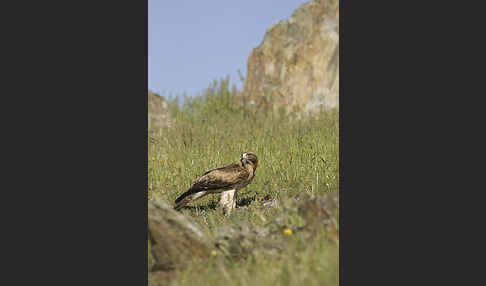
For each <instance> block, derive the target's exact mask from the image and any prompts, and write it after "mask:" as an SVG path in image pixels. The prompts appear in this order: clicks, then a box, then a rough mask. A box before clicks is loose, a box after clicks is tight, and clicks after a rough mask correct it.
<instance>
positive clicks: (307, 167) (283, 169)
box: [148, 80, 339, 285]
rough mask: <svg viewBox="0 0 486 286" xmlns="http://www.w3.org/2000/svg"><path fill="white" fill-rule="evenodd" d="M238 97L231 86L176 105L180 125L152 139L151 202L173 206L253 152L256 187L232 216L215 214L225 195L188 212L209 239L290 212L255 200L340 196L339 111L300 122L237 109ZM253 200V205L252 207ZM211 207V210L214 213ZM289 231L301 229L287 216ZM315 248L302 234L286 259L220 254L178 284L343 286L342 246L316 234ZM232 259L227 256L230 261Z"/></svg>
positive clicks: (291, 240)
mask: <svg viewBox="0 0 486 286" xmlns="http://www.w3.org/2000/svg"><path fill="white" fill-rule="evenodd" d="M233 96H234V92H230V91H229V89H228V85H227V82H226V83H225V81H224V80H222V83H221V84H219V85H218V84H217V83H216V84H214V85H213V86H211V87H210V88H209V89H208V91H207V92H206V95H205V96H202V97H198V98H195V99H192V100H191V99H189V100H186V102H185V103H184V105H182V106H178V103H177V101H176V100H172V101H171V102H170V108H171V112H172V115H173V117H174V122H173V124H172V125H171V127H170V128H165V129H161V130H160V131H159V132H158V133H157V135H154V136H151V137H150V138H149V146H148V150H149V151H148V156H149V166H148V185H149V190H148V196H149V200H150V199H152V198H153V197H155V196H157V197H160V198H162V199H163V200H165V201H167V202H168V203H169V204H173V202H174V200H175V199H176V198H177V197H178V196H179V195H180V194H182V193H183V192H184V191H186V190H187V189H188V188H189V187H190V186H191V184H192V182H193V181H194V179H195V178H197V177H198V176H200V175H201V174H203V173H204V172H205V171H207V170H209V169H212V168H216V167H220V166H223V165H225V164H229V163H232V162H234V161H236V160H238V159H239V158H240V156H241V154H242V153H244V152H246V151H253V152H255V153H256V154H257V156H258V159H259V166H258V169H257V171H256V176H255V179H254V180H253V182H252V183H251V184H250V185H249V186H247V187H246V188H245V189H243V190H241V191H240V192H239V193H238V195H237V204H238V205H246V207H243V208H237V209H236V210H234V211H233V212H232V214H231V215H230V216H229V217H224V216H222V214H221V212H220V210H219V209H218V208H214V206H215V205H216V204H217V201H218V199H219V197H218V196H217V195H209V196H206V197H204V198H203V199H201V200H199V201H197V202H196V203H194V204H192V205H194V206H199V207H200V208H198V209H192V210H191V209H185V210H183V213H185V214H187V215H189V216H192V217H193V218H194V219H195V221H196V222H197V223H199V224H200V225H201V227H202V228H203V229H204V231H206V232H207V233H208V234H210V235H213V236H215V235H216V234H217V229H218V228H219V227H221V226H225V225H227V226H237V225H242V224H246V225H252V226H260V225H265V224H267V223H268V222H269V221H271V220H272V219H273V218H275V217H276V216H277V215H279V214H282V213H283V212H284V209H285V208H283V207H279V208H261V207H257V206H256V204H255V203H251V202H252V201H253V202H254V200H256V201H258V200H259V199H260V198H265V199H273V198H277V199H279V200H280V201H281V202H282V204H283V205H285V201H286V200H287V198H289V197H291V196H293V195H296V194H298V193H301V192H304V191H307V192H310V193H313V194H330V195H333V196H337V194H338V190H339V171H338V170H339V162H338V159H339V140H338V138H339V133H338V125H339V121H338V112H337V111H336V110H333V111H327V112H321V114H320V115H319V116H318V117H304V118H302V119H299V120H298V119H297V118H296V115H292V114H290V115H288V116H284V115H282V114H281V113H278V112H273V113H272V112H262V111H260V112H257V111H251V110H249V109H244V108H236V107H234V106H232V97H233ZM248 202H250V203H248ZM208 206H209V207H208ZM287 217H288V219H287V222H286V225H285V227H287V228H290V229H296V228H297V225H298V223H299V222H298V219H297V216H295V215H292V214H289V213H287ZM316 235H317V237H318V239H314V240H312V242H311V243H309V242H307V241H306V240H305V239H304V237H303V236H302V235H299V234H298V233H295V234H293V235H290V236H288V237H287V238H286V240H285V241H286V243H285V249H284V251H283V252H282V254H281V255H280V256H279V257H278V258H272V257H269V256H266V255H263V254H262V255H258V253H256V254H254V255H251V256H249V258H246V259H231V258H228V256H225V255H223V254H221V253H219V254H218V255H217V256H215V257H213V258H212V259H211V261H209V262H208V263H207V264H204V265H198V264H196V265H193V266H191V267H189V268H188V269H186V270H185V271H183V272H182V273H181V274H180V276H179V277H178V279H176V280H174V281H173V283H172V285H193V284H194V281H197V284H199V285H223V284H224V285H272V284H273V285H275V284H276V285H337V283H338V246H337V242H336V243H330V240H328V239H326V233H325V231H323V230H316ZM223 257H224V258H223Z"/></svg>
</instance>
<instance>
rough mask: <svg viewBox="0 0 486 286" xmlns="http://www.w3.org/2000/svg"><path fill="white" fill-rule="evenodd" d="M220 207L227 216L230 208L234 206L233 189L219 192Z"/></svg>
mask: <svg viewBox="0 0 486 286" xmlns="http://www.w3.org/2000/svg"><path fill="white" fill-rule="evenodd" d="M219 205H220V207H222V208H223V214H224V215H225V216H229V215H230V213H231V209H233V208H234V207H235V206H236V201H235V190H228V191H224V192H222V193H221V198H220V200H219Z"/></svg>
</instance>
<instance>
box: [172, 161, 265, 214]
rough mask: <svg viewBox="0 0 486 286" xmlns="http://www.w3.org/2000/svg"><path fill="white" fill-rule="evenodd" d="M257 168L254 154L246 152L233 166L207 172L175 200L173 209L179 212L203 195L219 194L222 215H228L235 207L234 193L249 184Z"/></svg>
mask: <svg viewBox="0 0 486 286" xmlns="http://www.w3.org/2000/svg"><path fill="white" fill-rule="evenodd" d="M257 166H258V158H257V156H256V155H255V153H253V152H246V153H243V154H242V155H241V158H240V160H238V161H236V162H235V163H233V164H230V165H227V166H224V167H221V168H216V169H212V170H209V171H207V172H206V173H204V174H203V175H202V176H201V177H199V178H197V179H196V180H195V181H194V183H193V185H192V186H191V188H189V190H187V191H186V192H185V193H183V194H182V195H181V196H179V197H178V198H177V199H176V201H175V205H174V209H176V210H179V209H181V208H182V207H184V206H185V205H186V204H188V203H189V202H193V201H195V200H197V199H200V198H202V197H204V196H205V195H208V194H216V193H221V198H220V201H219V205H220V206H221V207H222V208H223V213H224V214H225V215H229V214H230V212H231V210H232V209H233V208H235V207H236V200H235V192H236V191H238V190H240V189H242V188H244V187H246V186H247V185H248V184H250V183H251V181H252V180H253V178H254V177H255V171H256V169H257Z"/></svg>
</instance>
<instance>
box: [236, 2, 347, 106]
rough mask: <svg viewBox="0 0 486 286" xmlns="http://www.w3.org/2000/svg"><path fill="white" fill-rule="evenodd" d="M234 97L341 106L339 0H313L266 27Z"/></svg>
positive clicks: (279, 103) (257, 101)
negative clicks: (241, 84)
mask: <svg viewBox="0 0 486 286" xmlns="http://www.w3.org/2000/svg"><path fill="white" fill-rule="evenodd" d="M237 100H238V102H239V103H243V104H250V105H256V106H259V107H264V108H270V109H277V108H279V107H284V108H285V109H286V110H292V109H297V110H300V111H306V112H312V111H315V110H318V109H319V108H320V107H324V108H326V109H329V108H334V107H339V2H338V1H337V0H313V1H310V2H307V3H304V4H302V5H301V6H300V7H299V8H298V9H297V10H295V11H294V13H293V15H292V17H291V18H290V19H288V20H280V21H278V22H277V23H276V24H274V25H273V26H272V27H270V28H269V29H268V30H267V32H266V34H265V37H264V40H263V42H262V43H261V44H260V46H258V47H256V48H255V49H254V50H253V51H252V53H251V54H250V57H249V59H248V73H247V78H246V80H245V84H244V87H243V92H242V93H241V96H239V97H238V99H237Z"/></svg>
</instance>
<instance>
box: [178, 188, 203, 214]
mask: <svg viewBox="0 0 486 286" xmlns="http://www.w3.org/2000/svg"><path fill="white" fill-rule="evenodd" d="M206 194H207V191H204V190H201V189H199V188H190V189H189V190H187V191H186V192H185V193H183V194H182V195H180V196H179V197H178V198H177V199H176V200H175V204H174V209H175V210H179V209H181V208H182V207H184V206H185V205H187V204H188V203H189V202H191V201H195V200H197V199H199V198H201V197H203V196H204V195H206Z"/></svg>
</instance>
